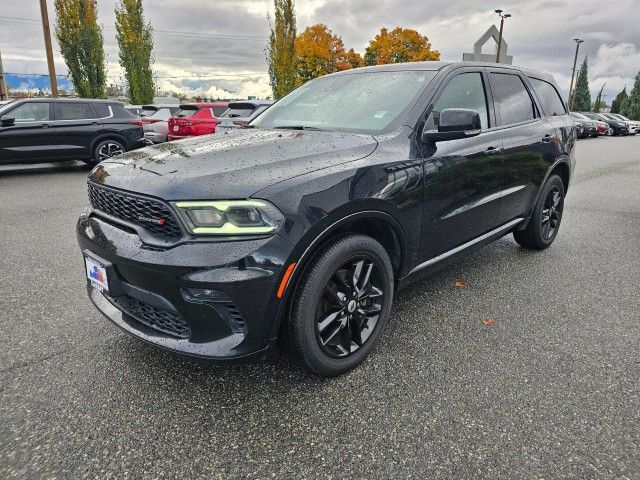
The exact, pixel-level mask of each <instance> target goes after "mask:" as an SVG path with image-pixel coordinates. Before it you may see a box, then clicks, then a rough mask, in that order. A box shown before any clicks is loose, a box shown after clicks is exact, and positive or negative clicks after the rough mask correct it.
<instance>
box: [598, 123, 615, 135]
mask: <svg viewBox="0 0 640 480" xmlns="http://www.w3.org/2000/svg"><path fill="white" fill-rule="evenodd" d="M596 129H597V131H598V135H611V127H609V124H608V123H604V122H601V121H600V120H597V121H596Z"/></svg>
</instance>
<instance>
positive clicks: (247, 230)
mask: <svg viewBox="0 0 640 480" xmlns="http://www.w3.org/2000/svg"><path fill="white" fill-rule="evenodd" d="M174 205H175V206H176V209H177V210H178V213H179V214H180V217H181V218H182V221H183V222H184V223H185V225H186V226H187V228H188V229H189V231H190V232H191V233H193V234H194V235H263V234H268V233H272V232H274V231H275V230H276V229H277V228H278V227H279V226H280V225H282V223H283V222H284V217H283V216H282V214H281V213H280V211H279V210H278V209H277V208H276V207H274V206H273V205H271V204H270V203H268V202H266V201H264V200H212V201H209V202H190V201H189V202H176V203H175V204H174Z"/></svg>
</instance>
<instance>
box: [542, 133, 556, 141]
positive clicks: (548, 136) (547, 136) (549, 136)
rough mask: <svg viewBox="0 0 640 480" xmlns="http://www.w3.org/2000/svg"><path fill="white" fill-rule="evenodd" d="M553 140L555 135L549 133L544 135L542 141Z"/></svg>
mask: <svg viewBox="0 0 640 480" xmlns="http://www.w3.org/2000/svg"><path fill="white" fill-rule="evenodd" d="M551 140H553V136H551V134H549V133H547V134H546V135H545V136H544V137H542V141H543V142H544V143H549V142H550V141H551Z"/></svg>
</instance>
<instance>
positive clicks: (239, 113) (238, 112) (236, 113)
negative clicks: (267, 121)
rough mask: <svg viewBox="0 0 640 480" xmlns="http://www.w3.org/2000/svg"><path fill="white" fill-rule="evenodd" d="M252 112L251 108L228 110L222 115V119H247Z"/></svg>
mask: <svg viewBox="0 0 640 480" xmlns="http://www.w3.org/2000/svg"><path fill="white" fill-rule="evenodd" d="M253 111H254V109H253V108H230V109H229V110H227V111H226V112H225V113H224V115H222V118H238V117H248V116H249V115H251V114H252V113H253Z"/></svg>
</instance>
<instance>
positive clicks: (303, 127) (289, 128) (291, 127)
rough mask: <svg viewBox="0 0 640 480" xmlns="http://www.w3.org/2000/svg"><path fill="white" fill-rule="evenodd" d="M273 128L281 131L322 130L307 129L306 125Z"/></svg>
mask: <svg viewBox="0 0 640 480" xmlns="http://www.w3.org/2000/svg"><path fill="white" fill-rule="evenodd" d="M273 128H274V129H281V130H322V129H321V128H318V127H309V126H307V125H278V126H277V127H273Z"/></svg>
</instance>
